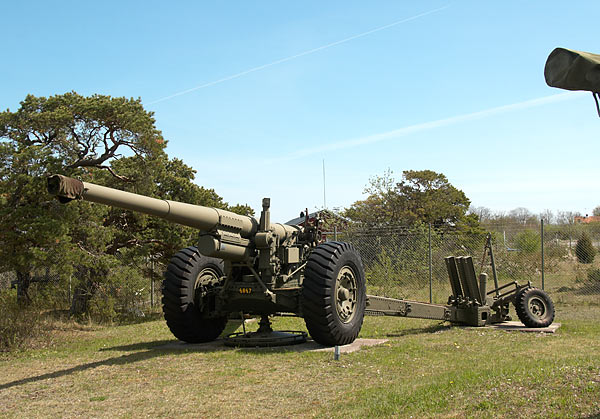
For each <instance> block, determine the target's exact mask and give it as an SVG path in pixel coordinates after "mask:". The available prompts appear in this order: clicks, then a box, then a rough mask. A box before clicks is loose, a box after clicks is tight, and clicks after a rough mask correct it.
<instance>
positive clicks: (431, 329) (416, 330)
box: [386, 323, 456, 338]
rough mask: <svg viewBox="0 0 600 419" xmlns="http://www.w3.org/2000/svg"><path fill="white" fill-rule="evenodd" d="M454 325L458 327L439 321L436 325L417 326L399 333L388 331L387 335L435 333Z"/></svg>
mask: <svg viewBox="0 0 600 419" xmlns="http://www.w3.org/2000/svg"><path fill="white" fill-rule="evenodd" d="M453 327H456V326H454V325H452V324H447V323H439V324H434V325H431V326H426V327H416V328H413V329H406V330H401V331H400V332H398V333H386V336H387V337H389V338H397V337H402V336H410V335H421V334H424V333H435V332H440V331H443V330H449V329H452V328H453Z"/></svg>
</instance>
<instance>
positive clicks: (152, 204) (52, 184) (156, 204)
mask: <svg viewBox="0 0 600 419" xmlns="http://www.w3.org/2000/svg"><path fill="white" fill-rule="evenodd" d="M48 192H49V193H50V194H52V195H56V196H58V197H59V199H60V200H61V202H67V201H70V200H72V199H84V200H86V201H91V202H97V203H100V204H105V205H110V206H115V207H119V208H123V209H128V210H132V211H137V212H141V213H144V214H149V215H154V216H157V217H161V218H164V219H166V220H168V221H172V222H174V223H177V224H182V225H185V226H189V227H193V228H197V229H198V230H201V231H212V230H214V229H215V228H216V227H217V226H219V225H225V226H229V227H232V228H234V229H235V230H238V231H239V234H240V235H241V236H242V237H246V238H247V237H251V236H253V235H254V234H255V233H256V231H257V229H258V222H257V221H256V220H255V219H254V218H253V217H248V216H245V215H239V214H236V213H233V212H231V211H226V210H222V209H218V208H210V207H203V206H201V205H192V204H186V203H182V202H175V201H169V200H166V199H156V198H150V197H147V196H143V195H138V194H134V193H131V192H125V191H121V190H118V189H113V188H107V187H105V186H100V185H95V184H93V183H88V182H82V181H80V180H77V179H73V178H69V177H67V176H62V175H52V176H50V177H49V178H48Z"/></svg>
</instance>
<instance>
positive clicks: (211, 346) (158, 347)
mask: <svg viewBox="0 0 600 419" xmlns="http://www.w3.org/2000/svg"><path fill="white" fill-rule="evenodd" d="M240 325H241V320H230V321H229V322H228V324H227V326H226V327H225V331H224V332H223V335H228V334H230V333H233V332H234V331H235V330H237V328H238V327H239V326H240ZM166 345H173V347H168V346H167V347H165V346H166ZM225 350H235V348H231V347H227V346H225V345H224V344H223V341H222V340H221V339H219V340H216V341H213V342H209V343H204V344H185V343H183V342H180V341H177V340H175V339H164V340H157V341H152V342H139V343H132V344H129V345H119V346H112V347H110V348H101V349H100V352H107V351H115V352H117V351H121V352H133V351H136V352H135V353H131V354H127V355H122V356H118V357H113V358H108V359H104V360H102V361H96V362H90V363H87V364H81V365H77V366H74V367H71V368H66V369H64V370H60V371H54V372H50V373H47V374H42V375H37V376H33V377H28V378H23V379H20V380H15V381H11V382H9V383H5V384H0V391H1V390H5V389H7V388H11V387H17V386H20V385H24V384H28V383H34V382H37V381H43V380H49V379H53V378H60V377H64V376H67V375H70V374H74V373H77V372H81V371H87V370H90V369H93V368H97V367H100V366H119V365H128V364H132V363H135V362H140V361H145V360H147V359H152V358H157V357H161V356H164V355H168V354H169V355H173V354H186V353H189V352H191V351H194V352H220V351H225ZM139 351H143V352H139Z"/></svg>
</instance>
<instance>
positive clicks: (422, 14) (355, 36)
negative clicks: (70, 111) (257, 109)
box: [147, 6, 449, 105]
mask: <svg viewBox="0 0 600 419" xmlns="http://www.w3.org/2000/svg"><path fill="white" fill-rule="evenodd" d="M448 7H449V6H444V7H440V8H438V9H433V10H429V11H427V12H423V13H419V14H418V15H414V16H411V17H407V18H404V19H401V20H398V21H396V22H392V23H389V24H387V25H384V26H379V27H377V28H375V29H371V30H369V31H366V32H362V33H359V34H356V35H352V36H350V37H348V38H344V39H340V40H339V41H335V42H332V43H330V44H326V45H322V46H320V47H317V48H313V49H309V50H306V51H304V52H300V53H298V54H295V55H291V56H289V57H285V58H281V59H279V60H277V61H273V62H270V63H268V64H263V65H259V66H258V67H253V68H250V69H248V70H244V71H242V72H240V73H236V74H232V75H231V76H227V77H223V78H221V79H218V80H214V81H211V82H208V83H204V84H201V85H199V86H196V87H192V88H189V89H186V90H182V91H180V92H177V93H173V94H171V95H168V96H165V97H162V98H160V99H156V100H153V101H152V102H148V103H147V104H148V105H154V104H155V103H160V102H164V101H166V100H169V99H173V98H175V97H178V96H183V95H186V94H188V93H191V92H195V91H196V90H200V89H204V88H206V87H210V86H214V85H216V84H220V83H223V82H226V81H229V80H233V79H237V78H239V77H242V76H245V75H246V74H249V73H254V72H255V71H260V70H264V69H265V68H268V67H272V66H274V65H277V64H281V63H285V62H287V61H291V60H295V59H296V58H300V57H304V56H306V55H309V54H314V53H315V52H318V51H323V50H324V49H327V48H331V47H334V46H336V45H340V44H344V43H346V42H350V41H353V40H355V39H357V38H362V37H363V36H367V35H370V34H372V33H375V32H379V31H383V30H384V29H388V28H391V27H393V26H397V25H400V24H402V23H406V22H410V21H411V20H415V19H418V18H421V17H424V16H427V15H430V14H433V13H437V12H440V11H442V10H444V9H447V8H448Z"/></svg>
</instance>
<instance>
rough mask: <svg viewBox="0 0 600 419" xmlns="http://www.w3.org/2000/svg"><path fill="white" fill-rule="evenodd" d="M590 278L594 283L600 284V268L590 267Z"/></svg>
mask: <svg viewBox="0 0 600 419" xmlns="http://www.w3.org/2000/svg"><path fill="white" fill-rule="evenodd" d="M588 280H589V281H590V282H591V283H593V284H600V269H590V270H589V271H588Z"/></svg>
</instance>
